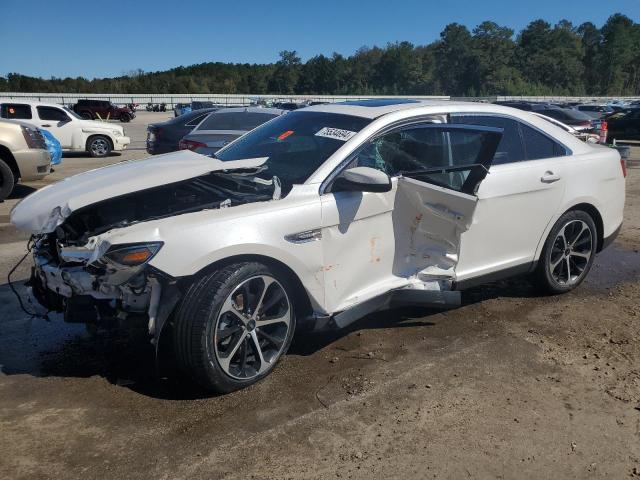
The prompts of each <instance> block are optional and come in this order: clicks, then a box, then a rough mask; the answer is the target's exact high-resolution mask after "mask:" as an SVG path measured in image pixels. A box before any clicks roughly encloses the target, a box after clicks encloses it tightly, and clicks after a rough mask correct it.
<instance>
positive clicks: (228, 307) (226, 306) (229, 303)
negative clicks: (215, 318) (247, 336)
mask: <svg viewBox="0 0 640 480" xmlns="http://www.w3.org/2000/svg"><path fill="white" fill-rule="evenodd" d="M233 293H235V292H233ZM233 293H232V294H231V295H229V297H228V298H227V299H226V300H225V302H224V303H223V304H222V308H221V309H220V315H222V314H224V313H227V312H230V313H233V314H234V315H235V316H236V317H237V318H238V319H239V320H240V321H241V322H242V324H243V325H244V324H246V323H247V319H246V318H245V317H244V316H243V315H242V313H241V312H239V311H238V309H237V308H236V304H235V303H234V301H233Z"/></svg>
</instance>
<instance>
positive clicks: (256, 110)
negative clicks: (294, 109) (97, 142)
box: [212, 107, 287, 115]
mask: <svg viewBox="0 0 640 480" xmlns="http://www.w3.org/2000/svg"><path fill="white" fill-rule="evenodd" d="M238 112H246V113H264V114H271V115H281V114H283V113H285V112H287V110H283V109H281V108H265V107H227V108H219V109H218V110H216V111H215V112H212V113H238Z"/></svg>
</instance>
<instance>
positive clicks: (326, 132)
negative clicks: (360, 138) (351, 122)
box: [316, 127, 357, 142]
mask: <svg viewBox="0 0 640 480" xmlns="http://www.w3.org/2000/svg"><path fill="white" fill-rule="evenodd" d="M356 133H357V132H352V131H350V130H341V129H339V128H333V127H324V128H323V129H321V130H319V131H318V132H317V133H316V137H327V138H333V139H334V140H341V141H343V142H346V141H347V140H349V139H350V138H351V137H353V136H354V135H355V134H356Z"/></svg>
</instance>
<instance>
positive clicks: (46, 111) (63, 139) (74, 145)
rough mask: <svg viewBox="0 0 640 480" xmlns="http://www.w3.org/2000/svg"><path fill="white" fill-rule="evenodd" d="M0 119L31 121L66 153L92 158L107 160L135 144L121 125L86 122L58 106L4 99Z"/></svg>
mask: <svg viewBox="0 0 640 480" xmlns="http://www.w3.org/2000/svg"><path fill="white" fill-rule="evenodd" d="M0 117H2V118H7V119H10V120H23V121H27V122H30V123H33V124H35V125H36V126H37V127H39V128H42V129H44V130H48V131H50V132H51V133H52V134H53V135H54V136H55V137H56V138H57V139H58V141H59V142H60V145H61V146H62V150H63V151H65V152H85V151H86V152H89V154H90V155H91V156H92V157H106V156H107V155H109V154H110V153H111V152H112V151H120V150H124V149H125V148H126V147H127V145H129V143H131V140H130V139H129V137H127V136H125V134H124V129H123V128H122V127H121V126H120V125H115V124H113V123H107V122H96V121H93V120H85V119H83V118H81V117H80V116H79V115H78V114H76V113H75V112H73V111H72V110H70V109H68V108H65V107H62V106H60V105H57V104H55V103H44V102H38V101H35V100H19V101H16V100H2V99H0Z"/></svg>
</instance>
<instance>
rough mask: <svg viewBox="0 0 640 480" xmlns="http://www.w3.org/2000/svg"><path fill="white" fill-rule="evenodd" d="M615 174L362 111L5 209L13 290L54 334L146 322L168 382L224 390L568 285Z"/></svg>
mask: <svg viewBox="0 0 640 480" xmlns="http://www.w3.org/2000/svg"><path fill="white" fill-rule="evenodd" d="M624 176H625V168H624V164H623V163H621V160H620V156H619V155H618V153H617V151H616V150H612V149H609V148H607V147H603V146H599V145H590V144H586V143H584V142H581V141H580V140H578V139H577V138H575V137H574V136H572V135H570V134H569V133H567V132H565V131H563V130H562V129H560V128H558V127H556V126H554V125H553V124H551V123H549V122H547V121H546V120H544V119H541V118H539V117H536V116H535V115H532V114H531V113H528V112H524V111H520V110H515V109H511V108H507V107H501V106H497V105H487V104H479V103H458V102H423V101H415V100H398V99H392V100H367V101H357V102H345V103H338V104H330V105H318V106H314V107H310V108H305V109H302V110H298V111H294V112H291V113H289V114H287V115H283V116H281V117H278V118H276V119H274V120H271V121H269V122H268V123H266V124H264V125H262V126H260V127H258V128H256V129H255V130H253V131H251V132H249V133H248V134H246V135H244V136H242V137H240V138H239V139H238V140H236V141H234V142H232V143H231V144H229V145H227V146H226V147H224V148H223V149H222V150H220V151H218V152H217V154H216V156H215V157H214V158H211V157H205V156H202V155H198V154H196V153H192V152H187V151H183V152H176V153H171V154H166V155H160V156H156V157H153V158H150V159H146V160H141V161H138V162H126V163H121V164H117V165H113V166H109V167H106V168H102V169H99V170H95V171H92V172H87V173H84V174H81V175H78V176H76V177H72V178H69V179H67V180H65V181H64V182H60V183H59V184H57V185H53V186H51V187H48V188H47V189H43V190H41V191H38V192H35V193H33V194H32V195H30V196H29V197H27V198H26V199H24V200H23V201H22V202H21V203H20V204H19V205H18V206H16V207H15V209H14V210H13V212H12V216H11V221H12V222H13V224H14V225H16V226H17V227H18V228H21V229H23V230H26V231H29V232H31V233H32V234H34V239H35V240H34V243H33V253H34V261H35V269H34V273H33V276H32V279H31V282H30V284H31V287H32V290H33V293H34V295H35V297H36V298H37V299H38V300H39V301H40V303H41V304H43V305H44V306H45V307H46V308H48V309H50V310H57V311H64V312H65V316H66V318H68V319H69V320H72V321H78V320H82V321H87V322H102V321H105V319H109V318H118V319H120V321H121V322H122V321H124V322H125V323H126V322H127V321H131V322H134V321H135V319H139V318H141V317H142V318H143V319H145V321H146V322H148V328H149V333H150V336H151V337H152V341H153V342H154V343H155V344H156V346H157V347H158V348H159V349H162V348H164V347H163V345H165V343H164V342H163V341H161V340H163V339H164V341H169V342H173V345H174V348H173V351H174V352H175V355H176V360H177V363H178V364H179V365H180V367H181V369H182V370H183V371H184V372H186V373H187V374H188V375H190V376H191V377H192V378H193V379H195V380H196V381H197V382H199V383H200V384H201V385H202V386H204V387H205V388H207V389H210V390H215V391H220V392H229V391H232V390H235V389H238V388H242V387H244V386H247V385H249V384H251V383H254V382H256V381H257V380H259V379H261V378H263V377H264V376H266V375H267V374H268V373H269V372H270V371H272V369H273V368H274V366H275V364H276V362H277V361H278V359H279V358H280V357H281V356H282V355H283V353H284V352H286V350H287V348H288V346H289V344H290V342H291V339H292V337H293V334H294V331H295V330H296V329H315V330H317V329H323V328H342V327H345V326H346V325H348V324H350V323H351V322H353V321H355V320H357V319H359V318H361V317H363V316H364V315H366V314H367V313H369V312H372V311H374V310H378V309H381V308H387V307H391V306H395V305H427V306H440V307H443V308H450V307H455V306H457V305H459V304H460V291H461V290H463V289H465V288H468V287H470V286H473V285H478V284H482V283H484V282H487V281H492V280H495V279H499V278H505V277H510V276H514V275H518V274H529V273H531V274H534V275H535V278H536V279H537V282H538V284H539V285H540V287H541V288H543V289H544V290H546V291H548V292H551V293H562V292H566V291H569V290H571V289H573V288H575V287H576V286H577V285H579V284H580V282H582V281H583V280H584V278H585V276H586V275H587V273H588V272H589V269H590V268H591V265H592V263H593V261H594V257H595V255H596V254H597V253H598V252H599V251H600V250H602V249H603V248H604V247H605V246H607V245H608V244H609V243H610V242H611V241H612V240H613V239H614V238H615V236H616V234H617V233H618V231H619V229H620V227H621V224H622V218H623V206H624V198H625V179H624Z"/></svg>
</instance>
